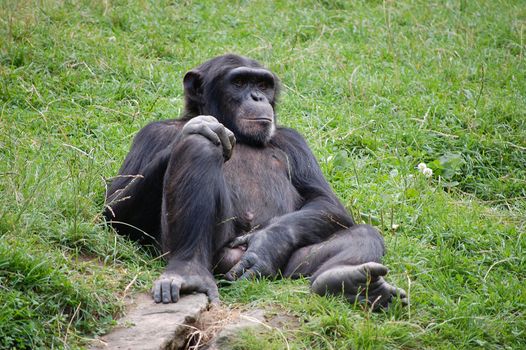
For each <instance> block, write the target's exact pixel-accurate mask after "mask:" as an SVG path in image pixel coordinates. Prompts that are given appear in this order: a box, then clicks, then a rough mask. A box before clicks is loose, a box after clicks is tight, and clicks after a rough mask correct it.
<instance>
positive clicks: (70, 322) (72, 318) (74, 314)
mask: <svg viewBox="0 0 526 350" xmlns="http://www.w3.org/2000/svg"><path fill="white" fill-rule="evenodd" d="M80 305H82V303H79V305H78V306H77V308H76V309H75V312H73V316H71V320H69V323H68V326H67V327H66V336H65V337H64V343H67V342H68V334H69V328H70V327H71V324H72V323H73V320H74V319H75V316H76V315H77V313H78V312H79V310H80Z"/></svg>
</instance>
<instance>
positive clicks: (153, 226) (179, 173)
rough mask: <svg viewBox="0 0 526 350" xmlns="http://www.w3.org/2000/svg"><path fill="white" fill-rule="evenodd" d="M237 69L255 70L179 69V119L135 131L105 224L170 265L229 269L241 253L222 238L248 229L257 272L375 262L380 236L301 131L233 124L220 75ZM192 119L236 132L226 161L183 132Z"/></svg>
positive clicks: (224, 61)
mask: <svg viewBox="0 0 526 350" xmlns="http://www.w3.org/2000/svg"><path fill="white" fill-rule="evenodd" d="M237 67H249V68H258V69H259V68H263V67H262V66H261V65H260V64H259V63H257V62H256V61H253V60H250V59H247V58H244V57H240V56H236V55H226V56H221V57H217V58H214V59H212V60H210V61H208V62H206V63H204V64H202V65H201V66H199V67H197V68H196V69H194V70H192V71H190V72H189V73H187V75H186V76H185V80H184V85H185V110H184V112H183V114H182V116H181V118H180V119H178V120H167V121H159V122H154V123H151V124H149V125H147V126H145V127H144V128H143V129H142V130H141V131H140V132H139V133H138V134H137V136H136V137H135V139H134V141H133V145H132V147H131V150H130V153H129V154H128V156H127V157H126V159H125V161H124V164H123V165H122V167H121V169H120V171H119V175H120V176H122V177H117V178H116V179H115V180H113V181H112V183H111V185H110V186H109V189H108V193H107V199H106V200H107V207H106V210H105V211H104V215H105V217H106V219H107V221H108V222H110V223H111V225H112V226H113V227H114V228H115V229H116V230H117V231H118V232H119V233H121V234H125V235H128V236H129V237H131V238H132V239H135V240H138V241H140V242H142V243H146V244H148V243H154V244H158V245H159V246H160V248H161V250H162V252H163V253H167V258H168V260H169V261H170V263H169V266H168V271H170V270H171V269H173V270H174V271H175V272H177V267H175V266H177V262H188V261H190V262H192V263H195V264H197V265H200V266H201V267H202V268H204V269H206V270H208V271H213V270H214V269H215V271H216V272H220V273H227V272H228V269H230V268H231V267H232V264H233V263H236V262H237V260H239V256H240V255H242V254H244V250H245V249H247V247H246V246H241V247H240V248H239V249H241V250H237V251H235V250H234V253H233V255H232V256H228V254H229V253H228V252H229V251H231V250H229V248H228V244H229V243H230V242H232V240H233V239H234V238H236V237H238V236H240V235H243V234H246V233H248V232H255V234H254V237H262V238H261V239H259V241H258V240H252V241H250V242H251V243H249V244H248V250H247V253H246V255H245V259H246V260H248V259H252V260H254V259H257V264H258V265H257V266H258V269H259V270H258V271H256V272H258V273H260V274H262V275H275V274H276V273H277V271H276V268H277V269H280V270H281V271H282V272H283V273H284V275H286V276H298V275H306V276H313V277H314V278H315V276H316V275H319V274H320V273H322V272H323V271H326V270H327V269H331V268H334V266H339V265H359V264H362V263H365V262H371V261H376V262H379V261H380V259H381V257H382V255H383V253H384V247H383V240H382V237H381V236H380V235H379V234H378V232H377V231H376V230H374V229H373V228H372V227H370V226H365V225H360V226H354V222H353V220H352V218H351V216H350V215H349V213H348V212H347V211H346V210H345V208H344V207H343V206H342V204H341V203H340V201H339V200H338V199H337V197H336V196H335V194H334V193H333V191H332V190H331V188H330V186H329V185H328V183H327V181H326V180H325V178H324V177H323V174H322V172H321V170H320V168H319V166H318V164H317V162H316V159H315V158H314V156H313V154H312V152H311V151H310V149H309V147H308V146H307V144H306V143H305V141H304V139H303V138H302V136H301V135H299V134H298V133H297V132H296V131H294V130H292V129H288V128H284V127H279V126H277V127H276V129H275V132H274V133H273V135H272V137H266V138H265V137H263V136H269V135H267V134H265V133H264V132H261V135H259V134H257V133H255V134H249V135H248V136H247V135H242V134H241V132H240V131H239V130H238V126H239V124H238V123H239V120H238V119H237V118H238V117H237V116H236V115H237V114H236V113H237V112H238V109H239V105H240V103H242V101H241V100H242V98H243V97H242V96H241V97H240V96H237V95H236V93H235V92H233V91H234V90H232V88H231V87H229V86H228V85H227V82H226V79H225V76H226V74H228V73H229V72H230V71H232V69H234V68H237ZM274 78H275V81H274V86H273V87H272V88H273V89H272V91H271V92H269V93H268V94H267V95H265V98H267V99H268V103H269V104H270V105H271V106H272V110H274V109H275V106H276V99H277V96H278V95H279V81H278V79H277V77H275V76H274ZM198 115H212V116H214V117H216V118H217V119H218V121H219V122H220V123H222V124H223V125H225V126H226V127H227V128H228V129H230V130H232V131H233V132H234V134H235V136H236V139H237V144H236V145H235V147H234V150H233V154H232V157H231V158H230V159H229V160H228V161H226V162H225V160H224V158H223V156H222V154H221V151H220V150H219V149H218V148H217V147H216V146H215V145H214V144H213V143H211V142H210V141H209V140H207V139H206V138H204V137H202V136H201V135H190V136H186V137H184V138H182V137H181V130H182V128H183V127H184V125H185V123H187V122H188V121H189V120H191V119H192V118H194V117H196V116H198ZM274 120H275V113H274ZM256 134H257V135H256ZM251 135H252V136H251ZM254 135H256V136H254ZM260 136H261V137H260ZM129 175H132V176H135V175H140V177H136V178H133V177H127V176H129ZM123 223H124V224H123ZM260 232H263V233H264V235H263V233H262V234H260V236H257V235H258V234H259V233H260ZM145 233H147V235H146V234H145ZM263 237H264V238H263ZM268 240H271V241H270V242H269V241H268ZM326 241H328V243H324V242H326ZM232 257H234V258H232ZM223 259H227V260H225V261H227V263H226V264H222V260H223ZM228 259H233V260H234V261H233V262H230V261H229V260H228ZM225 261H223V262H225ZM192 266H193V265H192ZM190 270H191V268H190ZM196 271H197V270H196ZM199 271H200V272H199V273H202V271H203V270H199ZM196 273H197V272H196ZM227 277H230V278H235V277H236V276H232V275H230V276H228V274H227ZM198 289H199V288H196V290H198ZM174 301H175V300H174Z"/></svg>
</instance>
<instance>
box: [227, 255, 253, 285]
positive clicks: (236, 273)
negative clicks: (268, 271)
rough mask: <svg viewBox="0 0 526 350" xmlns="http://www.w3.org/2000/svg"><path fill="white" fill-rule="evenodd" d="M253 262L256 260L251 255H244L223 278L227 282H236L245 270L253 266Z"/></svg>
mask: <svg viewBox="0 0 526 350" xmlns="http://www.w3.org/2000/svg"><path fill="white" fill-rule="evenodd" d="M255 262H256V260H255V258H254V256H253V255H252V254H250V253H249V254H245V255H244V256H243V257H242V258H241V260H239V262H238V263H237V264H235V265H234V267H232V268H231V269H230V271H228V272H227V273H226V275H225V278H226V279H227V280H229V281H234V280H237V279H238V278H239V277H240V276H241V275H243V274H244V273H245V271H246V270H248V269H249V268H250V267H251V266H252V265H254V263H255Z"/></svg>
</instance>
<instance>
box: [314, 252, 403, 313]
mask: <svg viewBox="0 0 526 350" xmlns="http://www.w3.org/2000/svg"><path fill="white" fill-rule="evenodd" d="M387 272H388V270H387V268H386V267H385V266H384V265H382V264H379V263H375V262H369V263H365V264H362V265H356V266H345V265H344V266H335V267H333V268H330V269H329V270H327V271H324V272H322V273H321V274H320V275H318V276H316V277H315V279H314V280H313V281H312V285H311V290H312V291H313V292H314V293H316V294H319V295H343V296H344V297H345V298H346V299H347V300H348V301H350V302H351V303H354V302H356V301H358V302H366V303H367V304H369V305H371V307H372V309H373V310H379V309H380V308H387V307H388V305H389V303H390V302H391V301H392V300H393V298H396V297H400V299H401V301H402V303H403V304H404V305H405V304H407V295H406V293H405V291H404V290H403V289H400V288H397V287H395V286H393V285H390V284H389V283H387V282H386V281H385V280H384V279H383V278H382V276H385V275H386V274H387Z"/></svg>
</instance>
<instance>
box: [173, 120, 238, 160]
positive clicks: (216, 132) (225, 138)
mask: <svg viewBox="0 0 526 350" xmlns="http://www.w3.org/2000/svg"><path fill="white" fill-rule="evenodd" d="M181 133H182V136H184V135H192V134H198V135H202V136H204V137H206V138H207V139H208V140H210V141H211V142H212V143H213V144H214V145H216V146H222V148H223V157H225V160H228V159H230V156H231V155H232V148H233V147H234V144H235V143H236V138H235V137H234V133H233V132H232V131H230V130H228V129H227V128H225V126H224V125H223V124H221V123H220V122H218V121H217V119H216V118H214V117H212V116H210V115H200V116H197V117H195V118H192V119H190V121H188V123H186V124H185V125H184V127H183V130H182V131H181Z"/></svg>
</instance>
